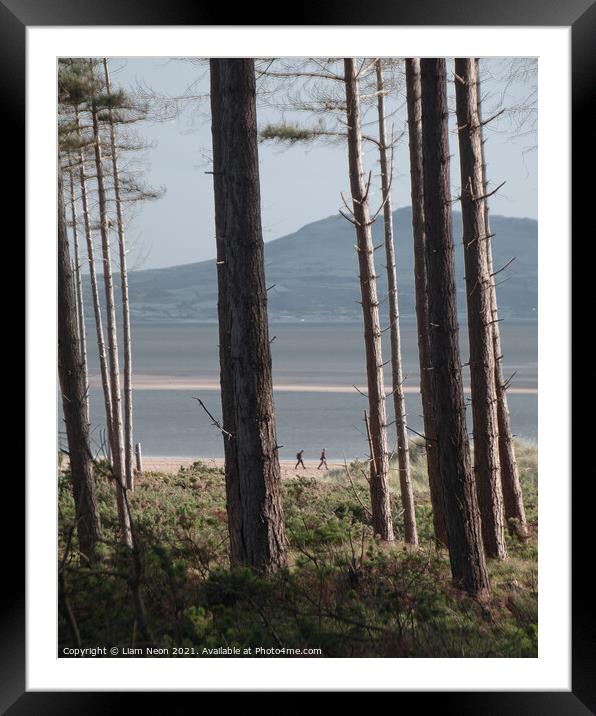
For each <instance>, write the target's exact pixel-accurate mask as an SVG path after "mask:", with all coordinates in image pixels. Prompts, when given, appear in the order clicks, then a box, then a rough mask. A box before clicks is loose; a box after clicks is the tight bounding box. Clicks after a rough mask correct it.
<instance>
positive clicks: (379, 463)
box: [344, 58, 394, 541]
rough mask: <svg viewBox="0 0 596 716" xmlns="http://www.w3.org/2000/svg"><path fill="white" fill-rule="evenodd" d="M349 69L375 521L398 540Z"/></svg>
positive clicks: (356, 108)
mask: <svg viewBox="0 0 596 716" xmlns="http://www.w3.org/2000/svg"><path fill="white" fill-rule="evenodd" d="M344 68H345V85H346V105H347V124H348V127H347V131H348V159H349V168H350V189H351V193H352V206H353V213H354V226H355V227H356V243H357V249H356V250H357V253H358V265H359V270H360V293H361V297H362V315H363V319H364V346H365V352H366V374H367V379H368V405H369V424H370V434H371V443H372V447H373V454H372V455H371V462H370V493H371V504H372V521H373V528H374V531H375V534H378V535H380V537H381V539H383V540H386V541H392V540H393V539H394V535H393V521H392V516H391V504H390V499H389V480H388V476H389V461H388V456H387V413H386V406H385V384H384V379H383V357H382V350H381V326H380V320H379V300H378V298H377V276H376V273H375V262H374V248H373V242H372V231H371V221H370V213H369V207H368V188H369V187H368V185H366V184H365V181H364V169H363V160H362V136H361V125H360V96H359V88H358V77H357V70H356V60H355V59H354V58H346V59H344Z"/></svg>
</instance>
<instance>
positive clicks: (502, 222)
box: [86, 207, 538, 322]
mask: <svg viewBox="0 0 596 716" xmlns="http://www.w3.org/2000/svg"><path fill="white" fill-rule="evenodd" d="M453 224H454V240H455V243H456V266H457V280H458V291H459V295H458V304H459V306H460V310H462V311H464V310H465V293H464V276H463V256H462V245H461V230H462V229H461V214H460V213H459V212H454V214H453ZM491 225H492V231H493V233H494V234H495V237H494V239H493V253H494V266H495V270H498V269H500V268H501V267H503V266H505V265H506V264H507V263H508V262H509V261H510V260H511V259H512V258H514V257H515V261H513V263H512V264H511V265H510V266H508V267H507V268H506V269H505V270H504V271H503V272H502V273H500V274H499V277H498V279H497V281H498V285H499V288H498V294H499V310H500V315H501V316H502V317H504V318H506V317H509V318H532V317H535V316H536V311H537V306H538V263H537V251H538V226H537V222H536V221H535V220H533V219H518V218H511V217H505V216H498V215H495V216H492V217H491ZM394 226H395V241H396V256H397V262H398V264H397V273H398V285H399V291H400V297H399V300H400V312H401V315H402V316H404V317H411V316H414V306H415V304H414V272H413V251H412V223H411V208H410V207H404V208H401V209H398V210H397V211H395V212H394ZM373 238H374V242H375V245H380V244H382V242H383V223H382V220H381V219H379V220H378V221H377V222H376V223H375V224H374V225H373ZM354 244H355V236H354V230H353V227H352V225H351V224H349V223H348V222H347V221H346V220H345V219H344V218H342V217H341V216H339V215H336V216H330V217H327V218H326V219H321V220H320V221H315V222H313V223H311V224H307V225H306V226H303V227H302V228H301V229H299V230H298V231H296V232H295V233H293V234H289V235H288V236H284V237H282V238H279V239H276V240H274V241H270V242H268V243H267V244H265V261H266V264H265V271H266V280H267V285H268V286H269V287H272V288H270V290H269V317H270V320H271V321H326V320H329V319H332V320H334V321H353V320H359V319H360V316H361V314H360V306H359V304H358V303H357V301H358V300H359V285H358V273H357V259H356V254H355V251H354ZM376 259H377V272H378V275H379V293H380V295H384V294H385V292H386V286H387V282H386V278H385V256H384V249H383V247H382V246H381V247H380V248H379V250H378V251H377V254H376ZM501 284H502V285H501ZM129 287H130V305H131V314H132V316H133V318H134V319H135V320H164V319H175V320H198V321H209V322H210V321H214V320H216V318H217V275H216V265H215V260H210V261H202V262H200V263H193V264H185V265H182V266H172V267H169V268H161V269H147V270H141V271H132V272H130V274H129ZM86 299H87V303H88V304H89V305H88V307H87V315H91V307H90V292H89V287H88V285H87V286H86Z"/></svg>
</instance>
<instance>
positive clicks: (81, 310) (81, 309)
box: [68, 169, 89, 415]
mask: <svg viewBox="0 0 596 716" xmlns="http://www.w3.org/2000/svg"><path fill="white" fill-rule="evenodd" d="M73 171H74V169H70V171H69V172H68V180H69V189H70V192H69V193H70V209H71V219H72V239H73V249H74V282H75V296H76V300H77V321H78V331H79V343H80V347H81V365H82V369H83V377H84V380H85V402H86V403H87V415H89V371H88V369H87V336H86V332H85V305H84V302H83V279H82V276H81V254H80V250H79V226H78V215H77V200H76V195H75V188H74V179H73Z"/></svg>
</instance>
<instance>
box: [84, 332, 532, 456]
mask: <svg viewBox="0 0 596 716" xmlns="http://www.w3.org/2000/svg"><path fill="white" fill-rule="evenodd" d="M89 329H90V330H89V335H91V336H92V335H93V331H92V326H89ZM501 331H502V342H503V355H504V367H505V374H506V376H510V375H512V374H513V378H512V380H511V393H510V396H509V405H510V410H511V420H512V427H513V431H514V433H515V434H516V435H517V436H518V437H520V438H522V439H524V440H527V441H530V442H534V441H536V439H537V410H538V396H537V387H538V366H537V323H536V322H535V321H514V320H507V321H503V322H502V324H501ZM461 334H462V345H461V351H462V353H461V355H462V362H463V363H466V362H467V360H468V348H467V343H466V336H465V331H463V330H462V331H461ZM401 337H402V353H403V363H404V373H405V387H406V391H407V393H406V402H407V411H408V425H409V427H410V428H411V429H412V432H411V436H412V437H413V438H415V437H416V435H415V433H416V432H423V430H422V417H421V407H420V398H419V395H418V384H419V371H418V353H417V338H416V326H415V323H414V322H413V321H410V322H407V321H406V322H402V326H401ZM270 338H271V339H272V343H271V350H272V360H273V378H274V385H275V386H276V388H275V396H274V397H275V406H276V417H277V432H278V443H279V444H280V445H281V446H282V447H281V449H280V457H281V458H285V459H291V458H293V457H294V455H295V454H296V452H297V451H298V450H300V449H304V451H305V453H304V457H305V458H317V457H318V455H319V454H320V451H321V449H322V448H323V447H325V448H326V449H327V453H328V455H329V458H330V459H331V460H336V461H337V460H341V459H343V457H344V456H345V457H346V458H350V459H351V458H355V457H363V456H365V455H366V453H367V445H366V437H365V434H364V423H363V411H364V409H365V408H366V407H367V401H366V399H365V398H364V397H363V396H362V395H361V394H360V393H358V392H357V390H356V389H355V388H354V387H353V386H354V385H357V386H359V387H362V386H364V385H365V384H366V374H365V370H364V349H363V336H362V327H361V325H360V324H355V323H336V324H333V323H325V324H322V323H321V324H313V323H286V324H272V325H271V326H270ZM91 343H92V342H90V344H91ZM384 343H385V345H384V359H385V360H388V358H389V345H388V334H387V333H385V334H384ZM89 350H90V355H89V362H90V375H91V391H90V394H91V424H92V435H93V440H94V443H95V444H96V446H97V444H99V442H100V434H101V429H102V427H103V426H104V412H103V401H102V397H101V391H100V389H99V379H98V373H99V368H98V364H97V355H96V353H94V352H93V346H92V345H89ZM133 370H134V377H135V389H134V415H135V422H134V439H135V442H141V444H142V450H143V454H144V455H147V456H180V457H197V458H220V457H222V456H223V443H222V436H221V433H220V432H219V431H218V430H217V429H216V428H215V427H214V426H213V425H212V424H211V421H210V419H209V418H208V416H207V415H206V414H205V412H204V411H203V410H202V408H201V407H200V406H199V404H198V402H197V401H196V400H193V396H197V397H200V398H201V400H202V401H203V402H204V403H205V405H206V406H207V408H208V409H209V410H210V412H211V413H212V414H213V415H214V416H216V417H219V416H220V414H221V408H220V399H219V392H218V380H219V365H218V329H217V325H215V324H200V323H190V322H186V323H185V322H167V323H165V322H164V323H138V324H136V325H133ZM385 380H386V383H387V386H388V389H389V385H390V383H391V376H390V371H389V366H387V367H386V377H385ZM464 383H465V385H469V376H468V375H467V369H465V368H464ZM466 400H467V402H469V393H466ZM387 407H388V412H389V415H390V417H389V420H393V405H392V401H391V400H389V401H388V403H387ZM467 412H468V424H469V429H470V430H471V425H470V420H471V409H468V411H467ZM389 437H390V443H394V441H395V435H394V432H393V430H392V428H390V429H389Z"/></svg>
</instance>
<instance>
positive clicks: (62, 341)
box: [58, 168, 101, 561]
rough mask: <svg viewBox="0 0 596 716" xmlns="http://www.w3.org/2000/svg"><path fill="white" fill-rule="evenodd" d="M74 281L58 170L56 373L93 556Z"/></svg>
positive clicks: (94, 513)
mask: <svg viewBox="0 0 596 716" xmlns="http://www.w3.org/2000/svg"><path fill="white" fill-rule="evenodd" d="M75 295H76V293H75V285H74V279H73V275H72V270H71V263H70V252H69V248H68V236H67V233H66V212H65V207H64V195H63V186H62V170H61V169H60V168H59V169H58V375H59V379H60V390H61V393H62V409H63V411H64V421H65V423H66V434H67V437H68V451H69V462H70V473H71V479H72V491H73V495H74V503H75V514H76V530H77V535H78V538H79V550H80V552H81V554H82V555H83V556H84V557H85V558H86V559H87V560H89V561H93V559H94V553H95V547H96V544H97V542H98V540H99V539H101V526H100V521H99V512H98V509H97V502H96V498H95V481H94V477H93V462H92V459H91V450H90V447H89V414H88V412H87V401H86V398H87V390H86V385H85V373H84V370H83V362H82V357H81V346H80V341H79V335H78V330H77V327H78V318H77V312H76V305H75V303H76V298H75Z"/></svg>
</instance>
